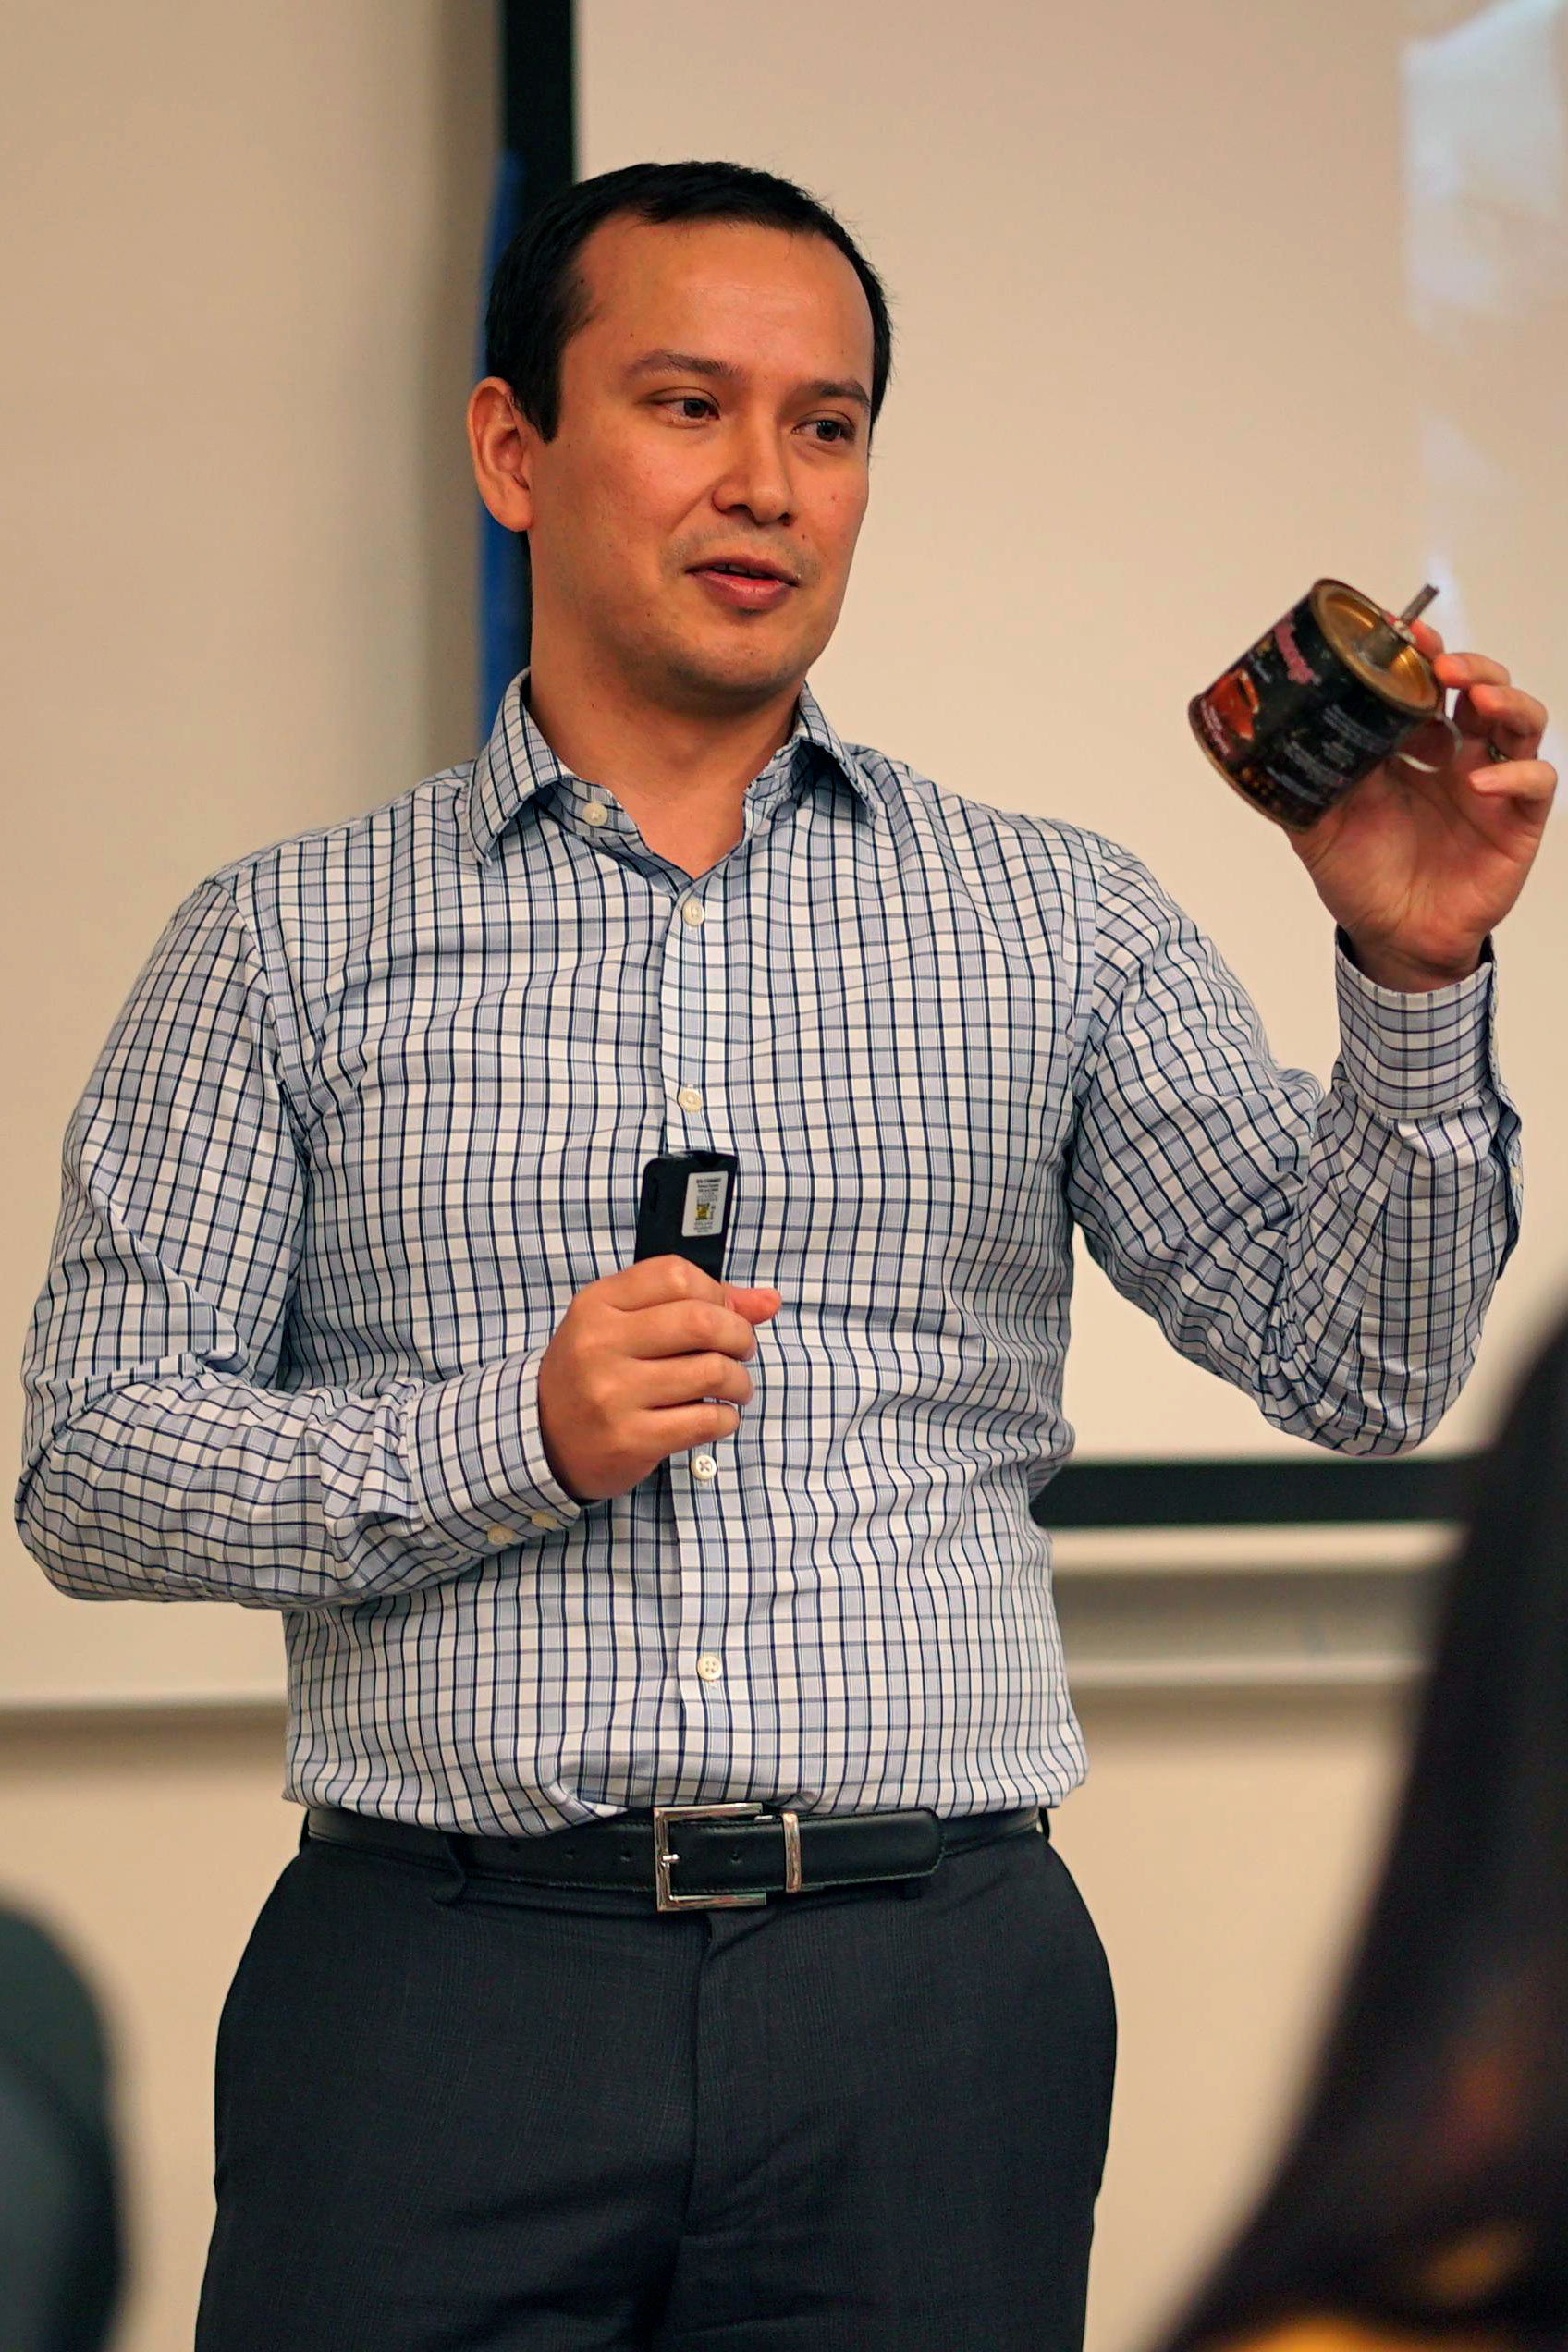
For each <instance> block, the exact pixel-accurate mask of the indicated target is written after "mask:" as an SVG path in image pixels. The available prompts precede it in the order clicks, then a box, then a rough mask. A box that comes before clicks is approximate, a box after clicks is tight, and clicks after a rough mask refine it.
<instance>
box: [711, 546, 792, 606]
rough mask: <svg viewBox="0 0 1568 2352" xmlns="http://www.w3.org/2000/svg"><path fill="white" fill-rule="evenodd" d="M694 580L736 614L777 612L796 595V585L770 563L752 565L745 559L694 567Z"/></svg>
mask: <svg viewBox="0 0 1568 2352" xmlns="http://www.w3.org/2000/svg"><path fill="white" fill-rule="evenodd" d="M692 579H693V580H696V581H700V582H702V585H703V586H704V588H705V589H706V590H707V592H708V594H709V595H710V596H713V597H715V598H717V601H718V602H719V603H720V604H722V605H726V606H729V610H730V611H731V612H736V613H765V612H773V611H774V610H775V609H776V608H777V607H778V606H779V605H781V604H782V603H783V602H784V599H785V597H786V596H790V595H792V594H794V591H795V582H794V581H793V580H791V579H790V577H789V575H788V574H787V573H785V572H783V571H779V570H776V569H775V568H774V567H773V566H772V565H769V564H753V563H748V562H747V561H746V560H745V558H744V557H738V556H737V557H729V556H719V557H715V559H714V560H713V562H712V563H706V564H693V565H692Z"/></svg>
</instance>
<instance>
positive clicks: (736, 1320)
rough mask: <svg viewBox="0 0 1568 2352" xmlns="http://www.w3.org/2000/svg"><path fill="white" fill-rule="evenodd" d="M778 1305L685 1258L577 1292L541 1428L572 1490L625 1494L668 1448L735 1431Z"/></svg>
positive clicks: (591, 1495)
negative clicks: (752, 1364)
mask: <svg viewBox="0 0 1568 2352" xmlns="http://www.w3.org/2000/svg"><path fill="white" fill-rule="evenodd" d="M779 1304H780V1302H779V1296H778V1292H777V1291H756V1290H752V1291H742V1290H737V1289H736V1288H735V1286H734V1284H733V1283H729V1282H716V1281H715V1280H714V1279H713V1277H712V1276H711V1275H709V1274H704V1273H703V1272H702V1271H701V1270H700V1269H699V1268H697V1267H695V1266H693V1265H692V1263H691V1261H690V1259H688V1258H684V1257H647V1258H643V1259H642V1260H641V1261H640V1262H639V1263H638V1264H637V1265H635V1266H629V1267H626V1268H624V1269H623V1270H622V1271H621V1272H620V1273H619V1274H606V1276H605V1277H604V1279H603V1280H601V1281H597V1282H590V1283H589V1285H588V1287H587V1289H586V1290H582V1291H579V1292H578V1293H577V1296H576V1297H575V1298H574V1299H573V1300H572V1302H571V1305H570V1306H569V1307H568V1308H567V1311H566V1313H565V1314H564V1315H563V1316H562V1317H561V1320H560V1323H559V1325H558V1327H557V1331H556V1336H555V1338H554V1339H553V1340H552V1341H550V1344H549V1346H548V1347H547V1348H546V1349H545V1354H544V1359H543V1361H542V1362H541V1364H540V1366H539V1427H540V1432H541V1434H542V1436H543V1438H544V1440H545V1455H546V1456H547V1458H548V1461H549V1464H550V1468H551V1469H552V1471H553V1472H554V1473H555V1476H557V1478H558V1479H559V1481H560V1483H561V1485H562V1486H563V1487H564V1488H566V1490H567V1492H568V1494H570V1496H572V1497H573V1499H574V1500H575V1501H578V1502H596V1501H603V1499H604V1498H605V1497H606V1495H618V1494H626V1493H628V1492H629V1491H630V1490H631V1488H633V1487H634V1486H636V1485H637V1484H638V1483H639V1481H640V1480H642V1479H643V1478H645V1477H646V1476H647V1475H648V1473H649V1471H650V1470H652V1469H653V1468H654V1467H655V1464H657V1463H660V1462H663V1461H665V1460H666V1459H667V1458H668V1456H669V1455H670V1454H672V1453H680V1452H683V1451H684V1450H685V1449H686V1448H687V1447H688V1446H698V1445H708V1444H711V1443H712V1442H713V1440H714V1439H716V1438H728V1437H733V1435H734V1433H735V1431H736V1429H737V1428H739V1427H740V1423H741V1406H742V1405H743V1404H748V1403H750V1402H751V1397H752V1381H751V1375H750V1374H749V1373H748V1372H747V1371H746V1370H745V1368H744V1367H745V1359H746V1358H747V1357H748V1356H751V1355H754V1354H756V1346H757V1342H756V1332H755V1329H754V1328H753V1327H754V1326H755V1325H756V1324H758V1323H766V1321H767V1320H768V1318H769V1317H771V1316H775V1315H777V1314H778V1308H779ZM709 1399H719V1400H728V1402H723V1401H721V1402H718V1403H710V1402H707V1401H706V1400H709Z"/></svg>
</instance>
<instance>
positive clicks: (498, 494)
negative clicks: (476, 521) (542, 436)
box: [468, 375, 538, 531]
mask: <svg viewBox="0 0 1568 2352" xmlns="http://www.w3.org/2000/svg"><path fill="white" fill-rule="evenodd" d="M537 437H538V436H537V435H536V434H535V432H534V429H533V426H532V425H531V424H530V423H529V422H528V419H527V418H526V417H525V416H524V415H523V413H522V410H521V409H520V408H519V407H518V406H517V403H516V402H515V401H514V400H513V398H512V394H511V386H509V385H508V384H504V383H503V382H502V381H501V378H500V377H499V376H498V375H487V376H486V377H485V378H484V382H483V383H481V384H476V385H475V386H474V387H473V390H472V393H471V394H470V395H469V403H468V446H469V451H470V454H471V455H472V459H473V478H474V481H475V482H476V483H477V484H478V485H479V495H480V496H481V497H482V498H483V499H484V503H485V505H486V506H487V507H488V508H489V509H490V511H491V513H492V514H493V515H494V516H495V518H496V521H497V522H498V523H501V524H503V525H504V526H505V528H506V529H507V530H508V531H527V530H528V529H530V527H531V526H532V524H533V487H532V483H531V480H530V469H531V466H532V463H533V445H534V442H535V440H536V439H537Z"/></svg>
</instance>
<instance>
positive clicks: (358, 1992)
mask: <svg viewBox="0 0 1568 2352" xmlns="http://www.w3.org/2000/svg"><path fill="white" fill-rule="evenodd" d="M1114 2048H1115V2015H1114V2008H1113V2003H1112V1998H1111V1991H1110V1981H1109V1973H1108V1971H1107V1967H1106V1963H1105V1955H1104V1953H1103V1951H1102V1950H1101V1947H1100V1942H1099V1938H1098V1936H1097V1935H1096V1932H1095V1929H1094V1926H1093V1924H1092V1922H1091V1920H1090V1918H1089V1916H1088V1913H1087V1912H1086V1910H1085V1909H1084V1905H1083V1902H1082V1900H1081V1899H1080V1897H1079V1894H1078V1892H1077V1890H1076V1888H1075V1887H1074V1886H1073V1883H1072V1879H1071V1877H1070V1876H1069V1874H1068V1871H1067V1869H1066V1867H1065V1865H1064V1864H1063V1863H1062V1862H1061V1860H1060V1857H1059V1856H1058V1855H1057V1854H1056V1852H1055V1851H1054V1849H1053V1848H1052V1846H1051V1844H1049V1842H1048V1839H1047V1838H1046V1837H1045V1836H1036V1835H1034V1834H1029V1835H1025V1836H1023V1837H1015V1838H1013V1839H1011V1841H1008V1842H1006V1843H1003V1844H997V1845H992V1846H986V1847H982V1848H980V1849H978V1850H976V1851H974V1852H973V1853H970V1854H964V1855H959V1856H954V1857H953V1858H952V1859H950V1860H949V1861H947V1862H945V1863H943V1864H942V1866H941V1868H939V1869H938V1871H937V1875H936V1876H935V1877H934V1878H933V1879H931V1880H926V1881H925V1882H923V1883H920V1884H919V1889H918V1892H916V1893H913V1894H909V1893H904V1892H903V1891H902V1890H901V1889H899V1888H880V1889H866V1890H853V1891H838V1890H832V1891H826V1892H823V1893H807V1894H801V1895H794V1896H780V1897H778V1898H777V1899H775V1900H773V1901H770V1902H769V1903H768V1905H766V1908H762V1909H755V1910H736V1911H704V1912H696V1913H692V1914H689V1915H683V1916H663V1917H661V1916H660V1915H659V1914H657V1913H656V1912H655V1911H654V1909H653V1906H652V1902H651V1899H647V1900H643V1899H640V1898H638V1897H636V1896H634V1895H631V1894H627V1893H605V1894H597V1893H576V1892H570V1893H569V1892H566V1891H557V1890H554V1889H551V1890H545V1889H540V1888H528V1889H524V1888H515V1889H514V1888H509V1887H508V1888H504V1889H502V1890H499V1891H498V1890H497V1888H496V1884H495V1882H493V1881H491V1880H485V1881H484V1882H483V1884H481V1882H478V1881H469V1882H467V1883H465V1882H464V1881H463V1880H462V1877H461V1874H460V1872H459V1871H458V1870H456V1869H455V1868H454V1869H445V1868H439V1867H435V1866H429V1865H425V1864H422V1863H414V1862H407V1861H403V1860H400V1859H399V1860H391V1859H386V1858H383V1857H381V1856H374V1855H366V1854H364V1853H362V1852H360V1851H356V1850H350V1849H345V1848H342V1847H335V1846H328V1845H324V1844H315V1843H307V1844H305V1845H304V1846H303V1848H302V1850H301V1852H300V1855H299V1856H298V1857H297V1859H296V1860H294V1861H293V1862H291V1863H290V1864H289V1866H288V1868H287V1869H286V1870H285V1872H284V1874H283V1876H282V1878H281V1879H280V1880H279V1881H278V1884H277V1886H276V1888H275V1889H274V1891H273V1893H272V1894H271V1896H270V1897H269V1899H268V1901H267V1904H266V1906H265V1908H264V1909H263V1913H262V1916H261V1918H260V1920H259V1921H258V1922H257V1925H256V1928H255V1930H254V1932H253V1934H252V1936H251V1942H250V1943H249V1945H248V1946H247V1948H246V1952H245V1955H244V1958H243V1959H242V1961H241V1963H240V1966H239V1974H238V1975H237V1977H236V1978H235V1981H234V1984H233V1987H232V1989H231V1991H230V1993H229V1996H228V2001H227V2005H226V2007H225V2010H224V2015H223V2022H222V2026H221V2028H220V2031H219V2038H218V2068H217V2195H218V2211H217V2223H216V2227H215V2229H214V2236H213V2242H212V2249H211V2254H210V2257H209V2261H208V2268H207V2276H206V2282H205V2285H204V2288H203V2292H202V2312H201V2319H200V2321H199V2323H198V2330H197V2352H281V2347H284V2346H287V2347H288V2352H525V2348H526V2352H536V2348H537V2352H557V2347H558V2348H559V2352H567V2348H568V2347H570V2352H587V2347H589V2346H593V2347H594V2348H595V2352H597V2348H598V2347H601V2346H644V2347H647V2352H699V2347H700V2352H893V2347H894V2346H897V2347H898V2348H899V2352H1077V2347H1078V2346H1079V2345H1080V2343H1081V2340H1082V2334H1083V2323H1084V2280H1085V2273H1086V2270H1087V2264H1088V2256H1089V2240H1090V2233H1091V2227H1092V2222H1093V2213H1094V2202H1095V2196H1096V2190H1097V2188H1098V2186H1099V2179H1100V2171H1101V2166H1102V2163H1103V2161H1104V2155H1105V2143H1106V2134H1107V2129H1108V2126H1109V2113H1110V2093H1111V2076H1112V2072H1113V2066H1114Z"/></svg>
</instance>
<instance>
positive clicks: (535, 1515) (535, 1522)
mask: <svg viewBox="0 0 1568 2352" xmlns="http://www.w3.org/2000/svg"><path fill="white" fill-rule="evenodd" d="M528 1521H529V1525H530V1526H533V1527H558V1526H559V1525H560V1524H561V1523H560V1521H559V1520H558V1519H557V1517H556V1514H555V1513H554V1512H553V1511H531V1512H530V1513H529V1514H528Z"/></svg>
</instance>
